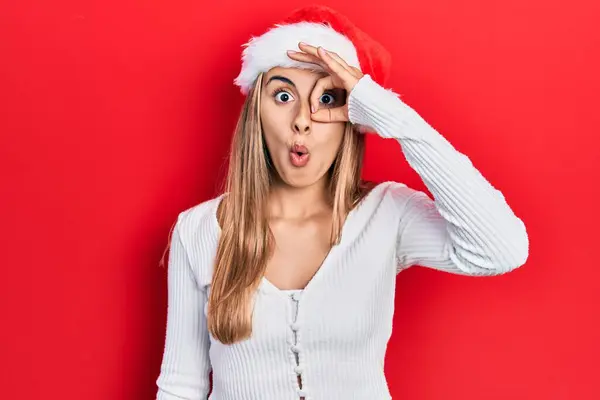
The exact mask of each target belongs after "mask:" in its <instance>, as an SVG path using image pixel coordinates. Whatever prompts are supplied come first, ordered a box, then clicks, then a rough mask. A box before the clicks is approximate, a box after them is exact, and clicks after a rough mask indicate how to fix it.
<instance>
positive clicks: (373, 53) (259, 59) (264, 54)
mask: <svg viewBox="0 0 600 400" xmlns="http://www.w3.org/2000/svg"><path fill="white" fill-rule="evenodd" d="M298 42H304V43H307V44H310V45H313V46H322V47H323V48H325V49H326V50H329V51H332V52H334V53H337V54H338V55H339V56H340V57H341V58H342V59H343V60H344V61H346V63H348V65H350V66H353V67H356V68H358V69H360V70H361V71H362V72H363V73H364V74H369V75H370V76H371V78H372V79H373V80H375V81H376V82H378V83H379V84H380V85H385V83H386V80H387V78H388V75H389V69H390V61H391V57H390V54H389V53H388V52H387V50H386V49H385V48H384V47H383V46H382V45H381V44H379V43H377V42H376V41H375V40H373V39H372V38H371V37H369V36H368V35H367V34H366V33H364V32H363V31H361V30H360V29H358V28H357V27H356V26H355V25H354V24H353V23H352V22H351V21H350V20H349V19H348V18H347V17H345V16H343V15H341V14H340V13H338V12H337V11H335V10H333V9H331V8H329V7H326V6H320V5H312V6H307V7H303V8H300V9H298V10H296V11H294V12H293V13H292V14H291V15H290V16H288V17H287V18H286V19H284V20H283V21H282V22H281V23H279V24H276V25H275V26H274V27H272V28H270V29H269V30H268V31H267V32H265V33H264V34H262V35H260V36H257V37H252V38H251V39H250V41H249V42H248V43H246V44H244V47H245V48H244V50H243V52H242V69H241V71H240V73H239V75H238V76H237V78H235V80H234V83H235V84H236V85H237V86H239V87H240V90H241V92H242V94H244V95H246V94H247V93H248V91H249V90H250V88H251V87H252V85H253V84H254V82H255V81H256V78H257V77H258V75H259V74H260V73H261V72H267V71H268V70H270V69H271V68H273V67H296V68H304V69H312V70H320V69H321V68H320V67H319V66H317V65H315V64H311V63H305V62H301V61H296V60H292V59H291V58H290V57H289V56H288V55H287V53H286V52H287V50H298Z"/></svg>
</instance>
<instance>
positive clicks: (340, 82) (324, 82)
mask: <svg viewBox="0 0 600 400" xmlns="http://www.w3.org/2000/svg"><path fill="white" fill-rule="evenodd" d="M298 48H299V49H300V50H302V51H292V50H290V51H288V52H287V53H288V56H289V57H290V58H291V59H293V60H296V61H301V62H308V63H312V64H317V65H320V66H321V67H322V68H323V69H324V70H325V71H326V72H328V73H329V75H328V76H326V77H324V78H321V79H319V80H318V81H317V83H316V85H315V87H314V88H313V91H312V93H311V95H310V108H311V111H312V113H311V118H312V119H313V120H314V121H318V122H338V121H348V97H349V96H350V92H351V91H352V89H354V86H355V85H356V84H357V83H358V81H359V80H360V78H362V77H363V75H364V74H363V73H362V72H361V71H360V70H359V69H358V68H355V67H351V66H349V65H348V64H347V63H346V61H344V60H343V59H342V58H341V57H340V56H338V55H337V54H336V53H333V52H328V51H327V50H325V49H324V48H322V47H315V46H311V45H308V44H306V43H302V42H300V44H299V45H298ZM335 89H344V90H345V91H346V101H345V102H344V105H343V106H342V107H335V108H325V109H322V110H319V98H320V97H321V96H322V95H323V92H325V91H327V90H335Z"/></svg>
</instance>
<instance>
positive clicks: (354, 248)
mask: <svg viewBox="0 0 600 400" xmlns="http://www.w3.org/2000/svg"><path fill="white" fill-rule="evenodd" d="M348 111H349V118H350V121H351V122H352V123H354V124H357V125H359V126H362V127H368V130H369V131H373V132H376V133H377V134H378V135H380V136H381V137H384V138H388V139H391V140H395V141H397V142H398V143H399V144H400V147H401V150H402V153H403V154H404V156H405V157H406V160H407V161H408V163H409V164H410V166H411V167H412V168H413V169H414V170H415V171H416V172H417V173H418V174H419V176H420V177H421V178H422V180H423V183H424V184H425V185H426V187H427V189H428V190H429V191H430V192H431V195H432V197H433V198H431V197H429V196H428V195H427V194H426V193H425V192H422V191H418V190H415V189H412V188H410V187H408V186H406V185H405V184H402V183H399V182H384V183H380V184H378V185H377V186H376V187H375V188H374V189H372V191H371V192H370V193H369V194H368V195H367V196H366V197H365V198H364V199H363V200H362V201H361V203H359V204H358V205H357V206H356V207H355V208H354V209H352V211H351V212H350V213H349V215H348V218H347V219H346V221H345V223H344V226H343V229H342V237H341V242H340V243H339V244H338V245H336V246H334V247H333V248H332V249H331V251H330V253H329V254H328V256H327V257H326V259H325V260H324V262H323V264H322V265H321V266H320V268H319V269H318V271H317V272H316V274H315V275H314V276H313V278H312V279H311V280H310V282H309V283H308V284H307V286H306V287H305V288H304V290H302V291H301V292H297V294H295V295H290V293H287V292H286V291H283V290H280V289H278V288H277V287H276V286H275V285H273V284H272V283H271V282H269V281H268V280H267V279H266V278H264V277H263V278H262V280H261V282H260V285H259V287H258V289H257V291H256V297H255V303H254V309H253V328H252V329H253V331H252V336H251V337H250V338H249V339H246V340H244V341H241V342H238V343H235V344H233V345H224V344H222V343H220V342H219V341H217V340H216V339H215V338H214V337H212V335H210V334H209V332H208V330H207V321H206V310H207V307H206V304H207V298H208V294H209V293H210V284H211V278H212V268H213V263H214V259H215V255H216V249H217V244H218V240H219V235H220V233H221V232H220V228H219V225H218V222H217V219H216V211H217V206H218V204H219V202H220V200H221V199H222V198H223V196H224V195H225V194H221V195H219V196H218V197H215V198H213V199H211V200H208V201H205V202H202V203H200V204H197V205H195V206H193V207H191V208H189V209H187V210H184V211H182V212H181V213H180V214H179V215H178V217H177V222H176V224H175V227H174V229H173V234H172V241H171V248H170V253H169V262H168V264H169V265H168V311H167V326H166V340H165V347H164V354H163V360H162V365H161V371H160V375H159V376H158V379H157V386H158V392H157V399H158V400H182V399H185V400H199V399H206V398H207V396H208V393H209V389H210V384H209V373H210V372H211V371H212V373H213V388H212V392H211V394H210V397H209V399H213V400H297V399H299V398H301V397H304V398H305V399H306V400H336V399H340V400H349V399H357V400H362V399H364V400H367V399H368V400H384V399H391V395H390V392H389V390H388V385H387V382H386V379H385V376H384V357H385V352H386V347H387V343H388V340H389V338H390V335H391V333H392V316H393V311H394V293H395V283H396V279H395V277H396V274H397V273H399V272H400V271H402V270H405V269H407V268H409V267H411V266H416V265H418V266H422V267H427V268H433V269H436V270H439V271H444V272H448V273H454V274H461V275H470V276H491V275H498V274H503V273H506V272H508V271H511V270H513V269H515V268H517V267H519V266H521V265H523V264H524V263H525V261H526V259H527V257H528V248H529V241H528V236H527V232H526V228H525V225H524V223H523V222H522V220H521V219H520V218H518V217H517V216H516V215H515V214H514V212H513V211H512V209H511V208H510V207H509V205H508V203H507V202H506V200H505V198H504V196H503V195H502V193H501V192H500V191H499V190H497V189H496V188H494V187H493V186H492V185H491V184H490V182H488V180H486V179H485V178H484V177H483V176H482V174H481V173H480V172H479V171H478V170H477V169H476V168H475V167H474V166H473V164H472V163H471V161H470V160H469V158H468V157H467V156H465V155H464V154H462V153H461V152H459V151H458V150H456V149H455V148H454V147H453V146H452V145H451V144H450V143H449V142H448V141H447V140H446V139H445V138H444V137H443V136H442V135H440V134H439V133H438V132H437V131H436V130H435V129H434V128H433V127H432V126H431V125H429V124H428V123H427V122H426V121H425V120H424V119H423V118H421V116H420V115H419V114H418V113H417V112H416V111H415V110H413V109H412V108H411V107H409V106H408V105H407V104H406V103H404V102H403V101H402V100H401V99H400V97H399V96H398V95H397V94H396V93H394V92H393V91H391V90H389V89H385V88H383V87H382V86H380V85H379V84H377V83H376V82H375V81H373V80H372V79H371V77H370V76H369V75H365V76H364V77H362V78H361V79H360V80H359V82H358V83H357V84H356V86H355V87H354V89H353V90H352V91H351V93H350V96H349V99H348ZM299 376H300V377H301V379H300V380H299V379H298V377H299ZM299 381H301V384H302V386H301V387H300V385H299Z"/></svg>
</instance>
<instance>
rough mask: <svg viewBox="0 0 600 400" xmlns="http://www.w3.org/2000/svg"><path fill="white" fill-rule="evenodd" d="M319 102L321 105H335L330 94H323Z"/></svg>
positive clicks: (333, 98)
mask: <svg viewBox="0 0 600 400" xmlns="http://www.w3.org/2000/svg"><path fill="white" fill-rule="evenodd" d="M320 101H321V103H323V104H327V105H330V104H333V103H335V97H334V96H333V95H332V94H330V93H325V94H323V95H322V96H321V99H320Z"/></svg>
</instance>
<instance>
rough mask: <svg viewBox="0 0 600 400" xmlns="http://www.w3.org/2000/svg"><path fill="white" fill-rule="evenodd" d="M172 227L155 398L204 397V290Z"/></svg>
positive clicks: (206, 382) (177, 227)
mask: <svg viewBox="0 0 600 400" xmlns="http://www.w3.org/2000/svg"><path fill="white" fill-rule="evenodd" d="M180 217H181V214H180V216H179V217H178V219H177V223H176V224H175V227H174V229H173V234H172V236H171V247H170V251H169V263H168V296H167V297H168V310H167V328H166V339H165V348H164V354H163V360H162V365H161V371H160V375H159V377H158V379H157V381H156V384H157V386H158V393H157V400H200V399H206V398H207V395H208V391H209V373H210V361H209V358H208V348H209V337H208V331H207V327H206V318H205V315H204V305H205V303H206V293H205V291H204V290H202V289H200V288H199V287H198V285H197V284H196V281H195V279H194V277H193V274H192V268H191V264H190V262H189V259H188V255H187V253H186V250H185V246H184V243H183V241H182V237H181V233H180Z"/></svg>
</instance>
